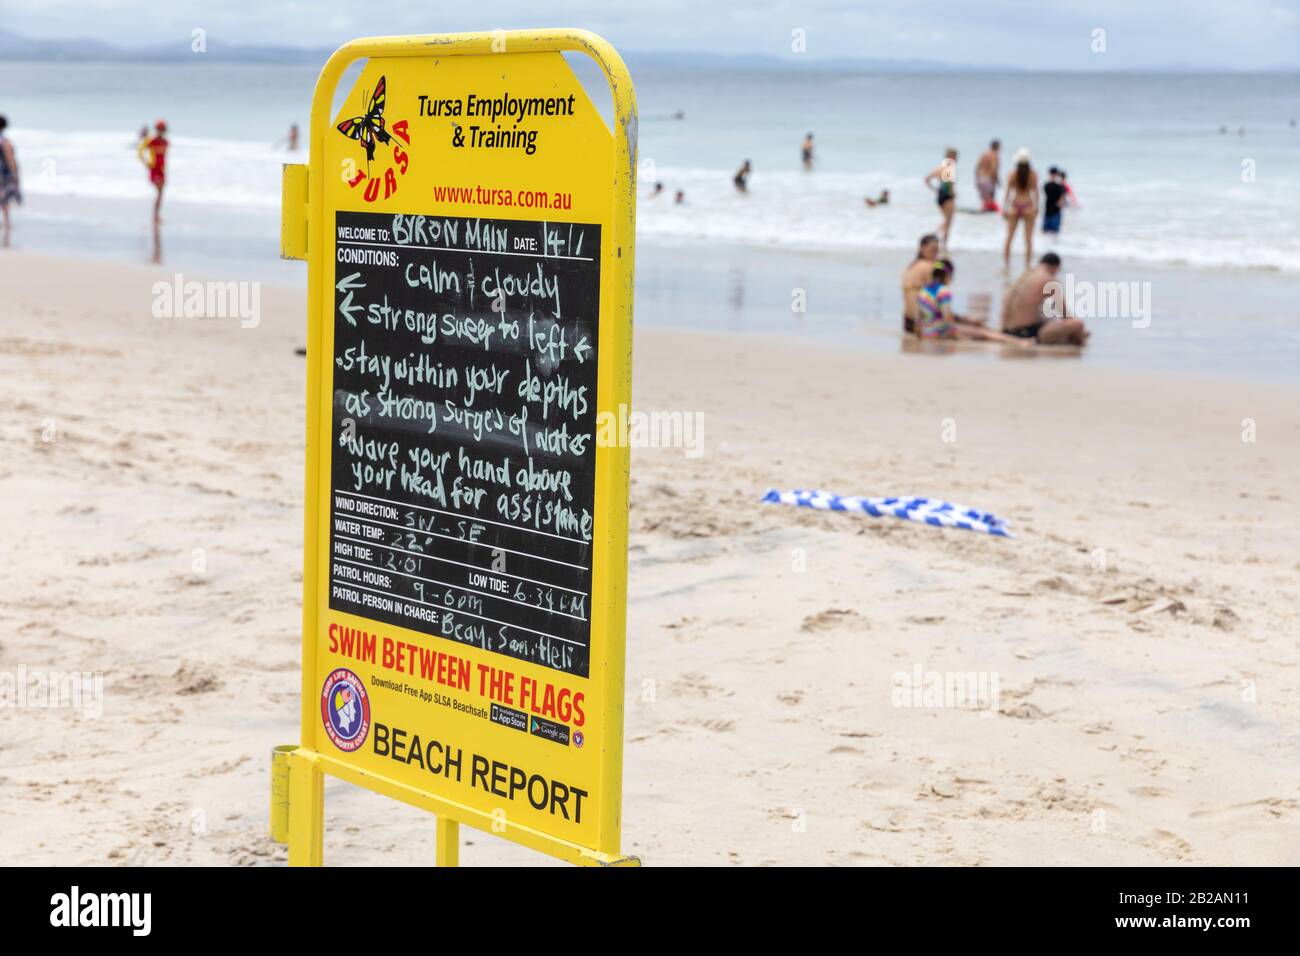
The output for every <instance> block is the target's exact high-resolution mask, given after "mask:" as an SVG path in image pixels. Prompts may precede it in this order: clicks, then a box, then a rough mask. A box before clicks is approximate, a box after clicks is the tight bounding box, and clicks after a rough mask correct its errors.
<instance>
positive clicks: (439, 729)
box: [271, 30, 636, 864]
mask: <svg viewBox="0 0 1300 956" xmlns="http://www.w3.org/2000/svg"><path fill="white" fill-rule="evenodd" d="M565 52H573V53H582V54H586V55H588V56H590V57H592V58H593V59H594V60H595V61H596V63H597V64H598V65H599V66H600V67H601V68H602V69H603V71H604V73H605V76H606V78H607V80H608V86H609V91H610V93H611V94H612V97H613V107H614V108H613V117H614V123H613V128H612V129H611V128H610V126H609V125H607V124H606V122H605V121H604V120H603V119H602V117H601V115H600V113H599V112H598V111H597V109H596V108H595V106H594V105H593V103H592V101H591V100H590V99H589V98H588V95H587V93H586V92H585V91H584V90H583V88H582V86H581V84H580V83H579V82H578V80H577V78H576V77H575V75H574V73H573V71H572V70H571V69H570V67H569V65H568V63H567V62H566V61H565V58H564V56H563V54H564V53H565ZM357 61H364V63H363V65H362V67H361V69H360V73H359V75H357V77H356V79H355V81H354V82H353V83H352V86H351V89H350V91H349V92H348V94H347V96H346V97H345V98H344V99H343V100H342V105H341V106H340V107H338V108H337V109H332V107H331V104H332V102H334V97H335V89H336V86H337V85H338V83H339V81H340V78H341V76H342V74H343V72H344V70H345V69H346V68H347V67H349V66H351V65H353V64H354V63H356V62H357ZM635 159H636V107H635V99H634V95H633V92H632V87H631V82H630V79H629V77H628V74H627V71H626V68H625V67H624V66H623V63H622V61H621V60H620V59H619V57H618V55H617V53H615V52H614V50H613V49H612V48H611V47H610V46H609V45H608V44H606V43H605V42H604V41H603V40H601V39H599V38H598V37H595V36H593V35H591V34H588V33H585V32H582V31H574V30H564V31H521V32H496V33H488V34H462V35H453V36H433V37H400V38H386V39H378V40H359V41H355V42H353V43H350V44H348V45H346V46H344V47H343V48H342V49H340V50H339V51H338V52H337V53H335V54H334V56H333V57H332V58H331V59H330V61H329V63H328V64H327V65H326V67H325V69H324V71H323V72H322V74H321V78H320V81H319V83H318V85H317V89H316V94H315V100H314V103H313V108H312V125H311V162H310V166H308V167H301V166H297V167H295V166H288V167H286V169H285V185H284V217H283V231H282V246H283V249H284V253H285V255H287V256H290V257H299V258H306V259H307V260H308V263H309V275H308V328H309V340H308V398H307V438H308V440H307V459H308V460H307V476H306V543H305V564H304V610H303V626H304V629H303V681H302V713H301V720H302V741H301V744H300V745H298V746H296V747H282V748H277V754H276V757H275V759H274V761H273V781H272V821H271V822H272V832H273V835H276V836H277V837H278V838H282V839H285V840H286V841H287V842H288V843H289V857H290V863H293V864H298V863H302V864H318V863H320V862H321V855H322V849H321V848H322V829H323V827H322V822H321V820H322V811H321V804H322V800H323V791H322V779H323V776H324V775H326V774H328V775H331V776H337V777H341V778H343V779H345V780H349V781H351V782H353V783H356V784H358V785H361V786H364V787H368V788H370V789H373V790H377V791H379V792H381V793H384V794H386V795H388V796H390V797H394V798H396V799H399V800H403V801H405V802H407V803H411V804H414V805H416V806H418V807H422V808H424V809H427V810H429V811H431V812H433V813H434V814H436V815H437V825H438V851H437V855H438V860H439V862H440V863H444V864H450V863H454V862H455V861H456V854H457V849H456V846H457V831H456V827H457V825H458V824H461V823H465V824H469V825H472V826H475V827H478V828H480V829H483V830H486V831H488V832H492V833H496V834H499V835H500V836H503V837H505V838H507V839H511V840H514V841H516V842H519V843H523V844H525V845H528V846H531V847H533V848H535V849H538V850H541V851H543V852H546V853H549V854H551V855H554V856H558V857H561V858H563V859H568V860H571V861H574V862H579V863H596V864H611V863H626V862H634V861H632V860H630V859H629V858H625V857H623V856H622V854H621V849H620V829H621V819H620V814H621V800H622V795H621V780H622V748H623V669H624V644H625V634H624V626H625V617H626V577H627V488H628V451H627V448H626V447H625V446H620V445H618V444H611V443H608V442H598V441H597V434H596V432H597V421H598V416H601V415H606V416H608V415H612V414H615V413H616V411H615V410H617V409H618V408H620V407H626V403H627V402H628V400H629V396H630V374H631V371H630V370H631V308H632V262H633V250H634V234H633V215H634V199H635Z"/></svg>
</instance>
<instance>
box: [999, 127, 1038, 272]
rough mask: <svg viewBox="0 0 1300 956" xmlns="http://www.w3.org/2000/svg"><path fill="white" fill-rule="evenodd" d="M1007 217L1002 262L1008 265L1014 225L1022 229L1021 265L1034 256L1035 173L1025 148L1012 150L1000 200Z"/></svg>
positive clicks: (1036, 211)
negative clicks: (1010, 167)
mask: <svg viewBox="0 0 1300 956" xmlns="http://www.w3.org/2000/svg"><path fill="white" fill-rule="evenodd" d="M1002 209H1003V213H1002V215H1004V216H1005V217H1006V220H1007V241H1006V242H1005V243H1004V244H1003V246H1002V265H1003V267H1004V268H1006V269H1010V268H1011V242H1012V240H1013V239H1015V237H1016V226H1018V225H1019V226H1021V227H1022V228H1023V229H1024V233H1025V268H1029V263H1030V261H1031V260H1032V259H1033V257H1034V222H1035V220H1036V219H1037V218H1038V174H1037V173H1036V172H1034V169H1033V167H1032V166H1030V165H1029V150H1027V149H1025V148H1024V147H1023V146H1022V147H1021V148H1020V149H1019V150H1017V151H1016V167H1015V169H1014V170H1012V172H1011V175H1010V176H1009V177H1008V178H1007V194H1006V196H1005V198H1004V199H1003V201H1002Z"/></svg>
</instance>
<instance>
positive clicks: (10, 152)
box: [0, 116, 23, 246]
mask: <svg viewBox="0 0 1300 956" xmlns="http://www.w3.org/2000/svg"><path fill="white" fill-rule="evenodd" d="M8 128H9V120H7V119H6V118H5V117H3V116H0V216H3V219H4V222H3V225H0V229H3V230H4V233H3V236H0V238H2V239H3V240H4V244H5V245H6V246H7V245H9V206H10V204H11V203H21V202H22V201H23V194H22V193H21V192H20V191H19V189H18V157H17V155H15V153H14V144H13V143H11V142H9V137H7V136H5V130H6V129H8Z"/></svg>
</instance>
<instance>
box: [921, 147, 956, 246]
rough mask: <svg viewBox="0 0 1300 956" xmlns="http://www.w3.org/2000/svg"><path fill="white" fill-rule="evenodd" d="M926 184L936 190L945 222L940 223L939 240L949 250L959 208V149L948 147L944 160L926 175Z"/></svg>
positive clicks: (935, 195)
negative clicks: (953, 219)
mask: <svg viewBox="0 0 1300 956" xmlns="http://www.w3.org/2000/svg"><path fill="white" fill-rule="evenodd" d="M925 184H926V186H928V187H929V188H930V189H933V190H934V198H935V201H936V202H938V204H939V211H940V212H941V213H943V222H942V223H941V224H940V225H939V241H940V243H941V244H942V245H943V248H944V250H945V251H947V249H948V239H949V238H950V237H951V235H952V214H953V212H954V211H955V210H956V208H957V150H955V149H953V148H952V147H951V146H950V147H948V149H947V151H946V152H945V153H944V159H943V162H942V163H940V164H939V165H938V166H936V167H935V168H934V169H932V170H931V171H930V173H929V174H928V175H927V176H926V177H925Z"/></svg>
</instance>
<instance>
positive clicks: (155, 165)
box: [137, 120, 169, 225]
mask: <svg viewBox="0 0 1300 956" xmlns="http://www.w3.org/2000/svg"><path fill="white" fill-rule="evenodd" d="M168 145H169V144H168V142H167V122H166V121H165V120H159V121H158V122H157V123H155V124H154V135H153V136H152V137H150V138H149V139H146V140H144V141H143V142H141V143H140V148H139V149H138V150H137V153H138V155H139V156H140V162H142V163H144V165H145V168H146V169H148V170H149V182H150V183H152V184H153V188H154V191H155V195H154V201H153V221H154V225H158V224H159V223H161V222H162V197H163V187H164V186H166V185H167V147H168Z"/></svg>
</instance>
